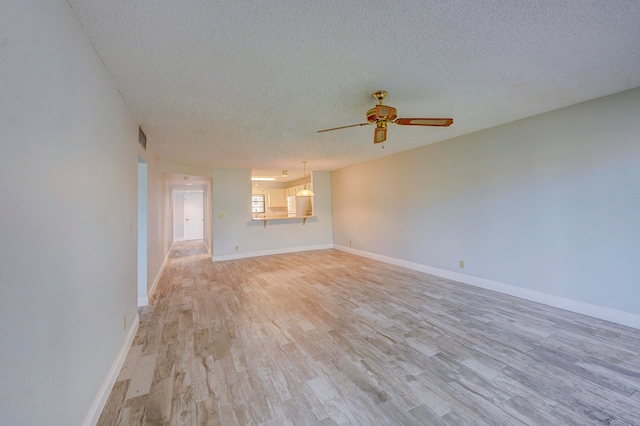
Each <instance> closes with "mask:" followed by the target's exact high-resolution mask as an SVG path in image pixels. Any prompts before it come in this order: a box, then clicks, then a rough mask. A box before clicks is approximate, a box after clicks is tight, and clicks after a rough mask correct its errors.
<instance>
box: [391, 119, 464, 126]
mask: <svg viewBox="0 0 640 426" xmlns="http://www.w3.org/2000/svg"><path fill="white" fill-rule="evenodd" d="M394 123H396V124H399V125H401V126H439V127H449V126H451V125H452V124H453V118H398V119H397V120H396V121H394Z"/></svg>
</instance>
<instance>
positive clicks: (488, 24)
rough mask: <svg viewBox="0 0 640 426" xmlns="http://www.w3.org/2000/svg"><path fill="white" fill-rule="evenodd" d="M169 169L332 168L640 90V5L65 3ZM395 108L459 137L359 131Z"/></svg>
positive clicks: (604, 0) (576, 0)
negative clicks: (381, 136) (381, 98)
mask: <svg viewBox="0 0 640 426" xmlns="http://www.w3.org/2000/svg"><path fill="white" fill-rule="evenodd" d="M68 1H69V4H70V5H71V7H72V8H73V10H74V11H75V13H76V15H77V16H78V18H79V20H80V22H81V24H82V26H83V27H84V29H85V31H86V32H87V34H88V36H89V38H90V39H91V41H92V43H93V45H94V46H95V48H96V50H97V52H98V54H99V55H100V57H101V59H102V61H103V62H104V64H105V66H106V67H107V69H108V70H109V71H110V72H111V73H112V75H113V78H114V81H115V84H116V85H117V87H118V89H119V90H120V92H121V93H122V96H123V97H124V99H125V100H126V102H127V104H128V105H129V107H130V109H131V111H132V112H133V114H134V116H135V117H136V119H137V120H138V121H139V122H140V124H141V126H142V128H143V129H144V131H145V133H146V134H147V138H148V141H149V142H148V143H149V145H150V146H152V147H153V149H154V150H155V151H156V152H157V154H158V155H159V157H160V158H162V159H165V160H168V161H174V162H181V163H188V164H196V165H201V166H209V167H222V168H250V169H260V171H261V172H260V174H265V172H269V171H270V170H272V171H273V173H274V174H276V173H277V174H280V172H281V171H282V170H283V169H287V170H289V171H295V172H300V171H301V169H302V163H301V161H302V160H308V161H309V163H308V170H334V169H336V168H339V167H342V166H345V165H348V164H353V163H357V162H361V161H365V160H368V159H373V158H376V157H380V156H383V155H389V154H392V153H395V152H399V151H404V150H407V149H411V148H415V147H418V146H422V145H426V144H430V143H434V142H438V141H441V140H445V139H449V138H451V137H454V136H458V135H462V134H466V133H470V132H474V131H477V130H481V129H484V128H487V127H492V126H495V125H499V124H503V123H507V122H510V121H514V120H517V119H520V118H524V117H528V116H531V115H535V114H539V113H543V112H547V111H550V110H554V109H557V108H561V107H564V106H568V105H572V104H576V103H579V102H582V101H586V100H589V99H594V98H597V97H601V96H605V95H608V94H612V93H617V92H621V91H624V90H627V89H631V88H634V87H638V86H640V1H638V0H617V1H611V0H591V1H588V0H567V1H557V0H551V1H547V0H521V1H517V2H514V1H507V0H504V1H452V0H446V1H434V0H428V1H425V0H405V1H392V0H386V1H377V0H376V1H368V2H364V1H326V0H316V1H313V2H305V1H296V0H271V1H249V0H232V1H212V0H182V1H175V0H136V1H128V0H113V1H104V0H68ZM380 89H384V90H387V91H388V92H389V95H388V97H387V99H386V100H385V104H387V105H391V106H394V107H396V108H397V109H398V115H399V116H400V117H416V116H417V117H439V116H444V117H453V118H454V120H455V121H454V124H453V125H452V126H451V127H449V128H430V127H400V126H390V128H389V136H388V140H387V142H386V143H385V149H384V150H383V149H381V147H380V146H377V145H373V126H368V127H356V128H351V129H345V130H338V131H335V132H329V133H320V134H318V133H316V130H319V129H324V128H328V127H336V126H343V125H348V124H355V123H361V122H364V121H366V120H365V112H366V111H367V109H369V108H371V107H372V106H373V105H374V104H375V100H374V99H373V97H371V94H372V93H373V92H374V91H376V90H380Z"/></svg>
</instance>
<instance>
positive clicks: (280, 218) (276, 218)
mask: <svg viewBox="0 0 640 426" xmlns="http://www.w3.org/2000/svg"><path fill="white" fill-rule="evenodd" d="M312 217H317V216H265V217H252V218H251V220H256V221H262V222H264V227H265V228H266V227H267V222H268V221H270V220H286V219H302V225H304V224H305V223H307V219H309V218H312Z"/></svg>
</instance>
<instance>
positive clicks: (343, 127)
mask: <svg viewBox="0 0 640 426" xmlns="http://www.w3.org/2000/svg"><path fill="white" fill-rule="evenodd" d="M369 124H373V123H360V124H351V125H349V126H342V127H334V128H332V129H324V130H318V131H317V132H316V133H322V132H330V131H332V130H340V129H348V128H349V127H360V126H368V125H369Z"/></svg>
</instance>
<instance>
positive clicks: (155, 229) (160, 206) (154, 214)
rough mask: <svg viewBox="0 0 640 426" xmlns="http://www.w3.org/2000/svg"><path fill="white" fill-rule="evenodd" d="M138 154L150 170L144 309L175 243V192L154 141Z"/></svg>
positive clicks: (140, 303) (141, 296) (149, 142)
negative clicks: (165, 174)
mask: <svg viewBox="0 0 640 426" xmlns="http://www.w3.org/2000/svg"><path fill="white" fill-rule="evenodd" d="M137 150H138V151H137V152H138V155H139V156H140V158H142V159H143V160H144V162H145V164H146V168H147V195H146V196H147V211H146V216H147V220H146V226H147V291H146V293H145V294H144V295H138V305H139V306H144V305H146V304H147V303H148V296H151V295H152V294H153V291H154V290H155V288H156V286H157V284H158V281H159V280H160V275H161V274H162V271H163V267H164V262H165V259H166V257H167V254H168V253H169V249H170V248H171V243H172V242H173V238H172V235H171V232H172V226H171V225H172V224H171V191H170V189H169V187H168V185H167V182H166V180H165V178H164V176H162V174H161V173H160V169H159V160H158V156H157V155H156V153H155V152H154V151H153V138H149V137H148V138H147V149H146V150H144V149H143V148H142V146H141V145H140V144H138V146H137ZM138 225H139V226H140V225H141V224H138Z"/></svg>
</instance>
